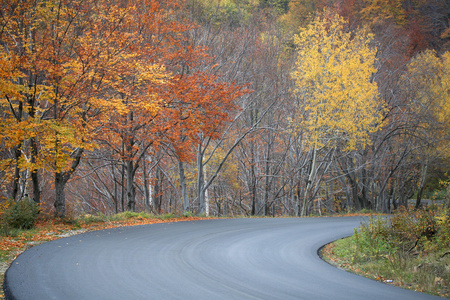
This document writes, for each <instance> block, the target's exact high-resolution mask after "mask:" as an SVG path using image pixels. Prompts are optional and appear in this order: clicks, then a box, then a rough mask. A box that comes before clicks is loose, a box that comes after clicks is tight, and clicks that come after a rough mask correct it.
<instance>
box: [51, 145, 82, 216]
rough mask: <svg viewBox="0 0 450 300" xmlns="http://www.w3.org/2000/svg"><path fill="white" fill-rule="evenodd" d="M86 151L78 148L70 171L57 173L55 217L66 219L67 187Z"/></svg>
mask: <svg viewBox="0 0 450 300" xmlns="http://www.w3.org/2000/svg"><path fill="white" fill-rule="evenodd" d="M83 151H84V149H82V148H78V149H77V150H76V151H75V155H74V160H73V162H72V165H71V167H70V169H69V170H68V171H65V172H55V203H54V204H53V205H54V207H55V216H56V217H57V218H65V217H66V194H65V191H64V189H65V187H66V184H67V182H68V181H69V179H70V177H71V176H72V174H73V173H74V172H75V170H76V168H77V167H78V165H79V164H80V160H81V156H82V155H83Z"/></svg>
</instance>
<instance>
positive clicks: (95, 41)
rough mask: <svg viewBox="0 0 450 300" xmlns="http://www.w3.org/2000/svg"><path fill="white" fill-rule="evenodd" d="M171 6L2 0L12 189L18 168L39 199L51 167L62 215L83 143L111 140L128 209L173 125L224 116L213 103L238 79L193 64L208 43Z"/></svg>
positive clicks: (191, 128) (2, 88) (1, 86)
mask: <svg viewBox="0 0 450 300" xmlns="http://www.w3.org/2000/svg"><path fill="white" fill-rule="evenodd" d="M176 11H180V10H179V6H178V4H177V2H176V1H171V0H168V1H162V2H161V1H153V0H142V1H126V0H124V1H108V0H98V1H90V2H88V1H77V0H61V1H56V0H43V1H16V0H11V1H4V2H2V12H3V13H2V19H1V22H2V24H1V25H2V31H1V32H0V34H1V36H0V39H1V44H0V47H1V48H0V49H1V51H0V54H1V56H0V64H1V65H2V72H1V73H0V99H1V106H0V107H1V114H2V118H1V125H0V126H1V128H2V134H1V137H2V144H3V146H4V148H5V152H6V154H5V155H3V157H4V159H2V161H1V170H2V172H4V174H5V177H4V178H9V179H6V180H5V181H8V180H9V182H11V181H12V182H13V196H14V197H16V196H17V193H18V192H17V191H18V190H19V179H20V177H22V179H23V180H22V181H23V182H24V184H23V188H22V193H23V194H25V192H26V191H27V187H28V183H27V182H28V181H29V177H30V176H31V179H32V180H31V181H32V182H33V186H32V190H33V194H34V200H35V201H37V202H38V201H39V192H40V185H39V178H38V174H39V173H42V172H43V171H44V170H45V171H51V172H52V173H53V174H54V179H55V190H56V193H55V199H54V200H55V201H54V206H55V210H56V215H57V216H60V217H64V216H65V194H64V188H65V185H66V183H67V182H68V180H69V179H70V178H71V176H72V175H73V172H74V171H75V170H76V168H77V166H78V165H79V163H80V159H81V157H82V155H83V153H84V152H85V151H86V150H92V149H94V148H95V147H97V146H99V145H102V144H107V145H109V146H111V147H114V149H117V151H116V153H117V154H118V155H119V156H120V159H121V160H122V162H123V163H124V166H125V167H126V170H127V197H128V208H129V209H134V192H133V178H134V173H135V172H136V170H137V168H138V166H139V161H140V159H142V157H143V155H144V154H145V152H146V151H147V150H148V149H149V148H150V147H151V146H152V145H153V146H157V145H158V143H159V142H160V141H161V140H162V139H163V138H167V137H172V138H171V139H172V140H173V137H174V136H176V134H177V132H179V128H184V129H183V130H184V131H186V132H188V134H187V135H188V136H190V137H191V136H193V134H194V133H195V130H196V129H197V128H201V127H202V126H204V124H207V123H211V124H215V122H217V120H219V119H221V118H222V117H220V113H214V116H213V117H211V115H210V113H213V112H215V111H220V110H219V109H218V107H219V106H220V105H225V104H226V103H229V101H230V100H231V99H233V97H235V96H231V95H233V94H234V92H235V91H236V89H239V88H237V87H234V85H232V84H230V85H228V84H224V83H218V82H217V80H216V78H215V77H214V76H210V75H208V73H207V72H202V71H193V70H194V69H195V67H196V65H198V64H200V62H201V61H202V60H203V59H204V58H205V54H204V53H203V52H204V50H203V49H201V48H199V47H194V46H193V45H191V44H189V41H188V38H187V31H188V30H189V29H190V28H191V27H192V25H190V24H188V25H183V24H182V23H181V22H179V21H177V19H176V18H177V16H178V17H179V14H176V13H175V12H176ZM186 24H187V23H186ZM224 95H229V96H230V97H229V98H227V99H225V100H224V98H223V97H222V96H224ZM238 95H239V94H238V93H237V94H236V96H238ZM225 115H226V114H225ZM202 116H203V118H202ZM183 126H184V127H183ZM30 174H31V175H30ZM7 176H8V177H7Z"/></svg>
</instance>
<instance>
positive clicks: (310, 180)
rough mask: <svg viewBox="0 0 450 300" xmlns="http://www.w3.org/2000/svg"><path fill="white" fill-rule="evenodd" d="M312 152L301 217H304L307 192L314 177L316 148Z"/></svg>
mask: <svg viewBox="0 0 450 300" xmlns="http://www.w3.org/2000/svg"><path fill="white" fill-rule="evenodd" d="M312 151H313V153H312V157H311V170H310V172H309V176H308V181H307V182H306V188H305V193H304V194H303V203H302V210H301V216H302V217H304V216H306V204H307V200H308V191H309V190H310V189H311V186H312V182H313V180H314V177H315V176H316V159H317V158H316V155H317V150H316V148H314V149H313V150H312Z"/></svg>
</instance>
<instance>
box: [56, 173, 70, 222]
mask: <svg viewBox="0 0 450 300" xmlns="http://www.w3.org/2000/svg"><path fill="white" fill-rule="evenodd" d="M66 183H67V179H66V178H65V176H64V173H61V172H58V173H55V203H54V204H53V205H54V206H55V217H57V218H65V216H66V194H65V191H64V189H65V187H66Z"/></svg>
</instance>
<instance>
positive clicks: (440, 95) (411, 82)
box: [402, 50, 450, 208]
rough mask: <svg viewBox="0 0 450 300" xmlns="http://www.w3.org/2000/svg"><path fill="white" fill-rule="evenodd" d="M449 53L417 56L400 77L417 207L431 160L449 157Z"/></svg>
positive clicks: (429, 53)
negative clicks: (415, 171)
mask: <svg viewBox="0 0 450 300" xmlns="http://www.w3.org/2000/svg"><path fill="white" fill-rule="evenodd" d="M449 76H450V52H446V53H444V54H443V55H442V56H441V57H438V56H437V54H436V52H435V51H432V50H427V51H424V52H422V53H419V54H418V55H416V56H415V57H414V58H413V59H412V60H411V61H410V63H409V64H408V68H407V71H406V72H405V73H404V74H403V76H402V83H403V86H404V95H405V97H406V99H407V101H408V104H409V109H410V110H409V114H410V120H409V123H410V125H411V132H410V135H409V136H410V142H411V144H413V145H415V146H414V148H415V151H414V154H413V155H414V156H415V157H416V161H417V162H418V167H417V169H418V173H419V175H418V180H417V182H418V187H417V199H416V208H418V207H419V206H420V202H421V197H422V194H423V191H424V188H425V182H426V179H427V176H428V173H429V172H428V169H429V167H430V166H431V164H432V162H433V161H439V160H440V159H446V158H448V157H449V155H450V153H449V149H448V147H449V140H448V139H449V136H448V133H449V129H450V121H449V120H450V109H449V105H448V103H449V100H450V80H449Z"/></svg>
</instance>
